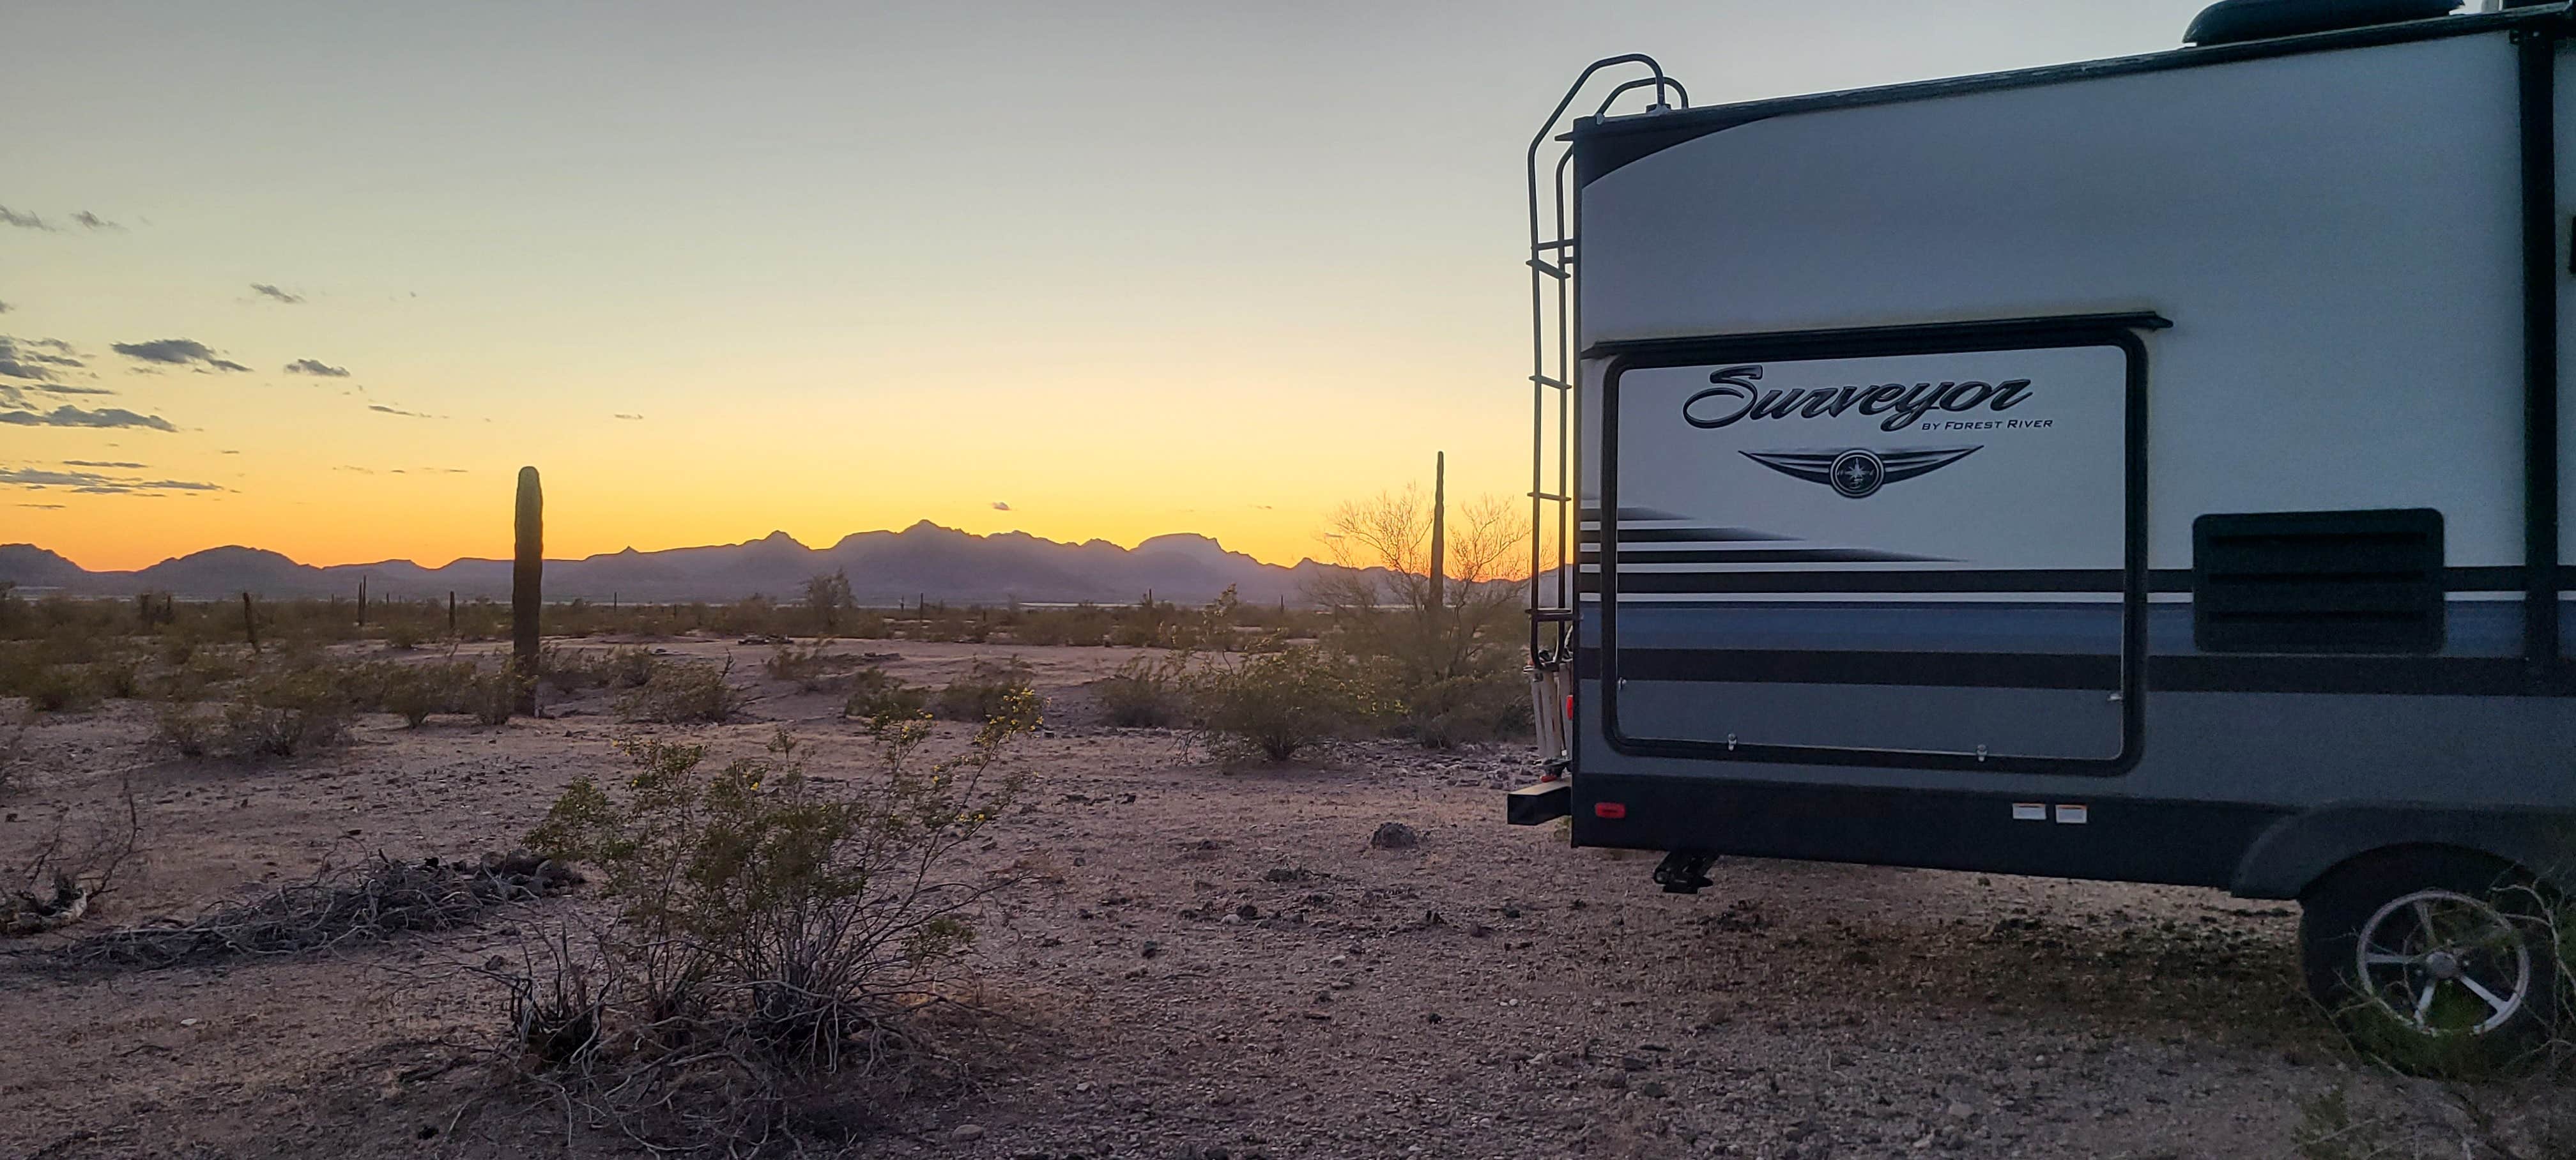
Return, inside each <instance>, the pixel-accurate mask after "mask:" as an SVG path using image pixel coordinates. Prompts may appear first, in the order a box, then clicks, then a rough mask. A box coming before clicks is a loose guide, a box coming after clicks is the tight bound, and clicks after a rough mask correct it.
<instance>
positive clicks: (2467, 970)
mask: <svg viewBox="0 0 2576 1160" xmlns="http://www.w3.org/2000/svg"><path fill="white" fill-rule="evenodd" d="M2353 953H2354V965H2355V966H2356V967H2358V968H2359V971H2358V973H2357V975H2356V977H2358V978H2359V979H2360V980H2361V981H2362V987H2363V991H2364V992H2365V993H2366V994H2368V995H2369V996H2370V1001H2371V1003H2372V1004H2373V1005H2375V1006H2377V1007H2378V1008H2379V1009H2380V1010H2381V1011H2382V1012H2383V1013H2385V1014H2387V1015H2388V1016H2389V1017H2390V1018H2392V1019H2395V1020H2396V1021H2397V1022H2398V1023H2399V1025H2401V1026H2403V1027H2405V1028H2406V1029H2407V1030H2409V1031H2413V1032H2415V1033H2417V1034H2421V1035H2483V1034H2485V1033H2487V1032H2490V1031H2493V1030H2495V1029H2496V1028H2498V1027H2502V1026H2504V1025H2505V1024H2506V1023H2507V1022H2508V1021H2510V1020H2512V1018H2513V1017H2514V1016H2515V1015H2517V1014H2519V1013H2521V1011H2522V1008H2523V1005H2524V1004H2525V1003H2527V1002H2529V1001H2530V998H2531V946H2530V941H2529V940H2528V939H2527V938H2525V937H2524V934H2523V930H2522V927H2521V926H2519V925H2518V924H2516V923H2515V922H2514V921H2513V919H2511V918H2510V917H2507V916H2506V915H2505V913H2504V912H2503V911H2500V910H2497V909H2496V908H2495V907H2494V906H2492V905H2490V904H2488V903H2487V902H2486V901H2485V900H2483V899H2478V898H2472V897H2470V896H2468V895H2466V894H2461V893H2458V892H2456V891H2451V890H2418V891H2416V892H2414V893H2412V894H2408V895H2404V896H2402V897H2399V898H2397V899H2395V900H2393V901H2391V902H2389V903H2388V904H2387V905H2386V906H2382V907H2380V908H2379V910H2378V912H2377V913H2374V914H2372V915H2371V916H2370V921H2368V922H2366V923H2363V924H2362V926H2361V941H2360V943H2359V945H2358V946H2357V947H2355V948H2354V952H2353Z"/></svg>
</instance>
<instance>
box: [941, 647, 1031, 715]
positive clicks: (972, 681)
mask: <svg viewBox="0 0 2576 1160" xmlns="http://www.w3.org/2000/svg"><path fill="white" fill-rule="evenodd" d="M1033 675H1034V674H1033V672H1032V671H1031V669H1030V668H1029V665H1028V662H1026V661H1023V660H1021V659H1020V658H1018V657H1011V658H1008V659H1006V660H994V659H992V658H991V657H976V658H975V660H974V662H973V663H972V664H970V665H968V666H967V668H966V675H965V676H962V677H959V678H957V679H956V680H953V681H950V682H948V684H947V686H946V687H944V688H942V689H940V690H939V695H938V696H937V697H935V698H932V700H931V706H930V707H931V712H933V713H936V714H938V715H939V716H940V717H942V718H945V719H947V720H950V721H968V722H976V723H981V722H984V721H990V720H992V719H994V718H995V717H997V716H999V715H1000V714H1001V713H1002V712H1003V711H1004V710H1006V709H1007V708H1008V707H1009V706H1010V705H1011V704H1012V703H1013V702H1015V701H1017V700H1019V699H1021V698H1027V699H1028V701H1029V703H1030V704H1032V705H1034V704H1036V703H1037V693H1036V692H1035V691H1034V690H1032V689H1031V688H1030V687H1029V680H1030V678H1031V677H1032V676H1033Z"/></svg>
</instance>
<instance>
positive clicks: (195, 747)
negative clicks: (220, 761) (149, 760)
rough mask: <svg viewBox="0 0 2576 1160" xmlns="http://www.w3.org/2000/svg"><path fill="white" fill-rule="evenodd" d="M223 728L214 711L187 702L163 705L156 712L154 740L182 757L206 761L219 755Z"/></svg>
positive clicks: (153, 722)
mask: <svg viewBox="0 0 2576 1160" xmlns="http://www.w3.org/2000/svg"><path fill="white" fill-rule="evenodd" d="M221 724H222V721H221V719H220V718H219V717H217V715H216V714H215V713H213V712H211V711H208V710H204V709H199V708H197V707H196V706H195V705H191V704H189V703H188V702H185V701H163V702H161V703H160V704H159V705H158V706H155V707H154V709H153V712H152V740H153V742H154V743H155V744H157V745H160V746H162V747H163V748H166V749H169V750H170V751H171V752H174V753H177V754H178V755H179V756H181V757H205V756H207V755H209V754H212V753H213V752H214V751H215V744H216V741H217V740H218V738H219V737H220V736H221V729H220V726H221Z"/></svg>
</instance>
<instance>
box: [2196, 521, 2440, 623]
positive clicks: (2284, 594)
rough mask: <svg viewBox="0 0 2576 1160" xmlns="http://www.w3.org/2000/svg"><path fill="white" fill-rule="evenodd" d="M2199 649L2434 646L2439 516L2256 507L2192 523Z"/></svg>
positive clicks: (2438, 611)
mask: <svg viewBox="0 0 2576 1160" xmlns="http://www.w3.org/2000/svg"><path fill="white" fill-rule="evenodd" d="M2191 548H2192V569H2191V572H2192V575H2191V589H2192V630H2193V637H2194V639H2195V641H2196V642H2197V643H2198V644H2199V646H2200V649H2201V651H2203V652H2228V653H2429V652H2439V651H2441V648H2442V631H2443V619H2444V617H2443V607H2442V565H2443V557H2442V513H2440V512H2438V511H2434V510H2432V509H2430V508H2408V509H2402V510H2393V511H2349V512H2260V513H2255V514H2250V515H2205V516H2202V517H2200V518H2199V519H2197V520H2194V521H2192V525H2191Z"/></svg>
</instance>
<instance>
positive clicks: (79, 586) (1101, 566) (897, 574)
mask: <svg viewBox="0 0 2576 1160" xmlns="http://www.w3.org/2000/svg"><path fill="white" fill-rule="evenodd" d="M836 571H839V572H846V573H847V574H848V575H849V577H850V587H851V590H852V592H853V594H854V595H856V596H857V597H858V599H859V601H860V603H862V604H874V605H893V604H896V603H898V602H901V603H911V602H913V601H915V600H917V599H920V598H922V597H925V596H926V597H928V598H929V599H931V600H933V601H945V602H948V603H952V604H1003V603H1007V602H1009V601H1013V600H1020V601H1029V602H1037V603H1051V602H1072V601H1084V600H1091V601H1100V602H1103V603H1111V602H1126V601H1133V600H1136V599H1138V598H1139V597H1141V596H1143V595H1144V594H1145V593H1146V592H1148V591H1151V592H1152V593H1153V594H1154V596H1155V598H1156V599H1158V600H1173V601H1179V602H1183V603H1199V602H1204V601H1207V600H1210V599H1213V598H1214V597H1216V596H1217V595H1218V594H1219V593H1221V592H1223V591H1225V590H1226V589H1227V588H1229V587H1231V588H1233V589H1234V590H1235V592H1236V595H1237V596H1238V597H1239V598H1241V599H1242V600H1244V601H1245V602H1247V603H1250V602H1260V603H1265V604H1266V603H1270V602H1273V601H1280V600H1285V601H1287V602H1289V603H1292V604H1293V603H1298V602H1300V601H1301V600H1302V599H1303V598H1304V593H1305V592H1306V589H1307V585H1308V583H1309V582H1310V581H1311V580H1312V579H1313V578H1314V577H1316V576H1317V575H1319V574H1322V573H1326V572H1338V571H1340V569H1338V568H1337V567H1336V566H1334V565H1330V564H1321V563H1317V562H1315V561H1313V560H1303V561H1299V562H1298V563H1297V565H1296V566H1294V567H1282V566H1280V565H1277V564H1265V563H1262V562H1261V561H1259V560H1255V559H1253V558H1252V557H1250V556H1247V555H1244V554H1243V553H1241V552H1230V551H1227V550H1226V549H1225V548H1224V546H1222V545H1220V544H1218V543H1217V542H1216V541H1215V540H1213V539H1210V538H1208V537H1206V536H1201V535H1195V534H1189V533H1182V534H1178V535H1168V536H1156V537H1154V538H1153V539H1150V540H1147V541H1145V542H1143V543H1141V544H1138V545H1136V546H1135V547H1133V548H1122V547H1119V546H1118V545H1116V544H1113V543H1110V542H1108V541H1106V540H1090V541H1086V542H1084V543H1079V544H1070V543H1061V542H1058V541H1055V540H1048V539H1043V538H1040V537H1037V536H1032V535H1029V534H1027V533H1025V532H1002V533H997V534H994V535H990V536H978V535H973V534H970V533H967V532H961V531H958V530H956V529H954V528H945V527H941V526H939V525H937V524H934V523H931V522H930V521H928V520H924V521H922V522H920V523H917V524H914V525H913V526H911V527H909V528H905V529H904V530H902V531H899V532H893V531H879V532H859V533H856V534H853V535H848V536H844V537H842V538H841V540H840V542H839V543H836V544H833V545H832V546H831V547H828V548H811V547H807V546H806V545H804V544H802V543H799V542H797V540H796V538H795V537H793V536H790V535H788V534H787V533H785V532H771V533H770V534H769V535H767V536H764V537H762V538H760V539H757V540H750V541H746V542H744V543H740V544H713V545H708V546H705V547H696V548H672V549H668V550H665V551H659V552H638V551H636V550H635V549H633V548H628V549H626V550H625V551H623V552H615V553H611V554H607V555H598V556H588V557H584V558H582V559H578V560H548V561H546V573H545V588H546V597H547V598H548V599H550V600H563V599H570V598H573V597H582V598H586V599H590V600H603V601H604V600H611V599H616V600H626V601H640V602H647V603H660V602H669V601H687V600H708V601H729V600H740V599H743V598H745V597H749V596H754V595H765V596H769V597H772V598H776V599H782V600H783V599H793V598H796V597H798V596H800V595H801V594H802V592H803V590H804V586H805V582H806V581H807V580H808V579H810V578H812V577H815V576H828V575H831V574H832V573H834V572H836ZM361 577H363V578H365V579H366V580H367V582H368V586H369V587H368V590H369V593H370V594H371V595H373V596H393V597H399V598H406V599H421V598H441V597H444V596H446V594H447V593H449V592H454V593H456V594H457V595H458V596H460V597H465V598H469V599H470V598H473V597H492V598H496V599H500V598H507V597H508V596H509V594H510V561H508V560H478V559H465V560H457V561H455V562H453V563H450V564H447V565H446V566H444V567H439V568H426V567H423V566H421V565H419V564H416V563H413V562H411V561H409V560H386V561H381V562H378V563H373V564H335V565H331V566H329V567H316V566H313V565H310V564H299V563H297V562H295V561H294V560H291V559H288V558H287V557H286V556H284V555H281V554H279V553H276V552H271V551H266V550H263V549H259V548H244V547H224V548H209V549H206V550H205V551H202V552H194V553H191V554H189V555H185V556H180V557H176V558H174V559H168V560H163V561H162V562H160V563H158V564H154V565H152V566H151V567H148V568H140V569H136V570H134V571H130V572H117V571H103V572H92V571H90V570H88V569H85V568H82V567H81V566H80V565H78V564H74V563H73V562H71V561H70V560H68V559H65V558H63V557H62V556H61V555H58V554H56V553H54V552H50V551H47V550H45V549H43V548H39V547H37V546H35V545H33V544H0V583H14V584H16V585H17V588H18V591H19V593H20V594H21V595H42V594H47V593H60V594H63V595H70V596H127V595H132V594H135V593H139V592H167V593H172V594H174V595H177V596H181V597H187V598H215V597H225V596H231V595H234V594H236V593H241V592H250V593H253V594H256V595H259V596H264V597H272V598H283V597H298V596H350V595H354V594H355V593H356V592H357V590H358V581H359V579H360V578H361Z"/></svg>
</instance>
